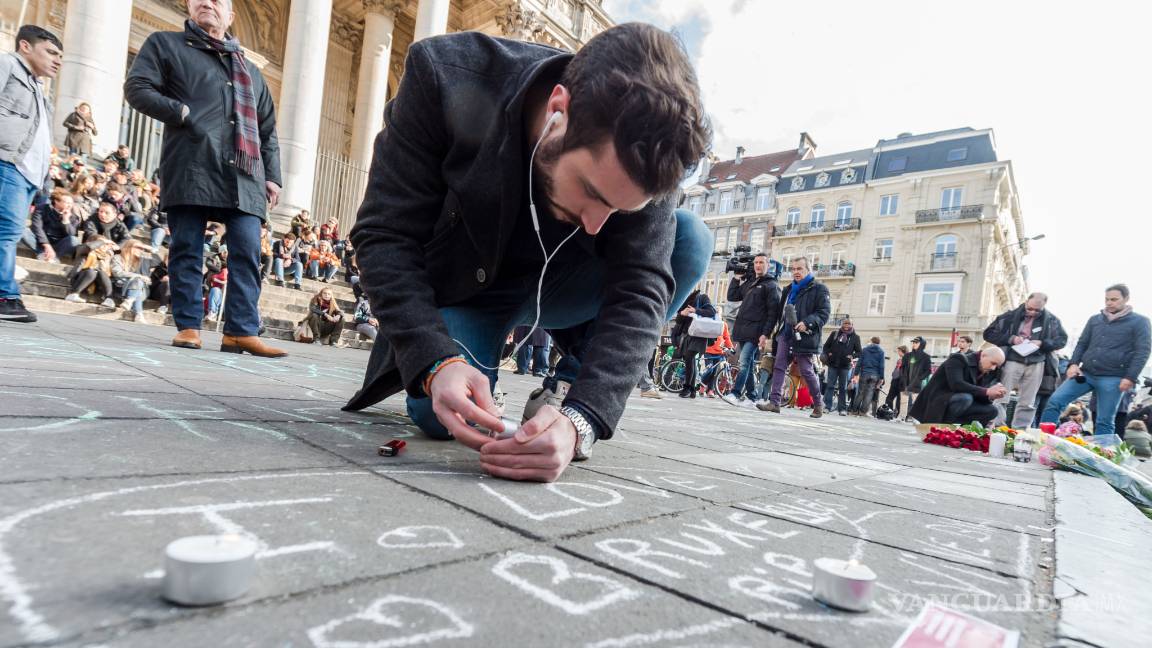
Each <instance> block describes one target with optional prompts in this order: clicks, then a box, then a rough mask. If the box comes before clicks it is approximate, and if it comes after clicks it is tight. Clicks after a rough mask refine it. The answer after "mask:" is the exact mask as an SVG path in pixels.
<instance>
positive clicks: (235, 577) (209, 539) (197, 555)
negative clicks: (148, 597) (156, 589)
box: [164, 535, 258, 605]
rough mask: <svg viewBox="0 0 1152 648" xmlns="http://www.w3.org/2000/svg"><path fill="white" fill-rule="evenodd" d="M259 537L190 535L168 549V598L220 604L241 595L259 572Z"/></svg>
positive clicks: (194, 603) (166, 578)
mask: <svg viewBox="0 0 1152 648" xmlns="http://www.w3.org/2000/svg"><path fill="white" fill-rule="evenodd" d="M257 548H258V547H257V545H256V541H255V540H252V539H251V538H245V537H243V536H239V535H215V536H189V537H187V538H180V539H179V540H174V541H172V542H171V543H169V545H168V547H167V548H166V549H165V550H164V554H165V560H164V598H166V599H168V600H169V601H172V602H173V603H177V604H179V605H216V604H218V603H224V602H225V601H231V600H232V599H235V598H240V597H241V596H243V595H244V593H245V592H247V591H248V587H249V585H250V584H251V582H252V576H253V574H255V572H256V550H257Z"/></svg>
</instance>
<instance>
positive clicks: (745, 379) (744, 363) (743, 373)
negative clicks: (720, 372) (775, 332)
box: [732, 340, 760, 400]
mask: <svg viewBox="0 0 1152 648" xmlns="http://www.w3.org/2000/svg"><path fill="white" fill-rule="evenodd" d="M759 359H760V347H759V340H757V341H755V342H741V343H740V360H739V361H738V362H739V363H740V373H739V374H737V375H736V384H735V385H733V386H732V393H733V394H735V395H736V396H740V392H741V389H743V392H744V396H746V397H747V398H751V399H753V400H755V399H756V361H757V360H759Z"/></svg>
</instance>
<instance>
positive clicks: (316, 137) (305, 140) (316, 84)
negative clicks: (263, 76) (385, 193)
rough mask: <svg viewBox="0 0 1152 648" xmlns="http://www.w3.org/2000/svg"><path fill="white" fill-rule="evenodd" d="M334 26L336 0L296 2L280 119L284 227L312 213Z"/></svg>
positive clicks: (277, 211)
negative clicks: (302, 214)
mask: <svg viewBox="0 0 1152 648" xmlns="http://www.w3.org/2000/svg"><path fill="white" fill-rule="evenodd" d="M331 22H332V0H292V8H291V9H290V10H289V13H288V37H287V39H286V40H285V43H284V72H283V78H284V81H283V84H282V85H281V86H280V106H279V110H278V111H277V119H276V130H277V134H278V136H279V139H280V169H281V176H282V177H283V179H284V189H283V191H282V192H281V193H280V204H279V206H278V207H277V208H276V209H275V210H274V213H275V214H276V215H277V216H279V217H280V218H278V219H277V220H283V221H284V223H287V221H288V219H290V218H291V217H292V216H295V215H296V214H297V213H298V212H299V211H300V210H301V209H307V210H309V211H311V210H312V189H313V184H314V182H315V177H316V148H317V146H318V145H319V141H320V112H321V108H322V106H323V97H324V72H325V64H326V63H327V60H328V29H329V25H330V24H331Z"/></svg>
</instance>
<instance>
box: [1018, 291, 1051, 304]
mask: <svg viewBox="0 0 1152 648" xmlns="http://www.w3.org/2000/svg"><path fill="white" fill-rule="evenodd" d="M1033 299H1039V300H1040V301H1042V302H1044V303H1045V304H1047V303H1048V294H1047V293H1042V292H1034V293H1032V294H1031V295H1028V299H1026V300H1024V301H1032V300H1033Z"/></svg>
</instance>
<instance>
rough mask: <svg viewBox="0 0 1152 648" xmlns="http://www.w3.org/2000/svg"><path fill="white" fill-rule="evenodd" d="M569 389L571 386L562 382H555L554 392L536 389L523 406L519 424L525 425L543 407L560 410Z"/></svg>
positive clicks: (540, 388)
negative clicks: (548, 406)
mask: <svg viewBox="0 0 1152 648" xmlns="http://www.w3.org/2000/svg"><path fill="white" fill-rule="evenodd" d="M571 387H572V385H570V384H568V383H566V382H564V381H563V380H558V381H556V391H552V390H551V389H545V388H544V387H539V388H537V389H536V390H535V391H533V392H532V394H531V395H529V396H528V402H527V403H526V404H525V405H524V416H522V417H520V422H521V423H527V422H528V421H529V420H530V419H531V418H532V417H534V416H536V412H539V411H540V408H541V407H544V406H545V405H551V406H552V407H555V408H556V409H560V405H561V404H563V403H564V397H565V396H567V395H568V390H569V389H570V388H571Z"/></svg>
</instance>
